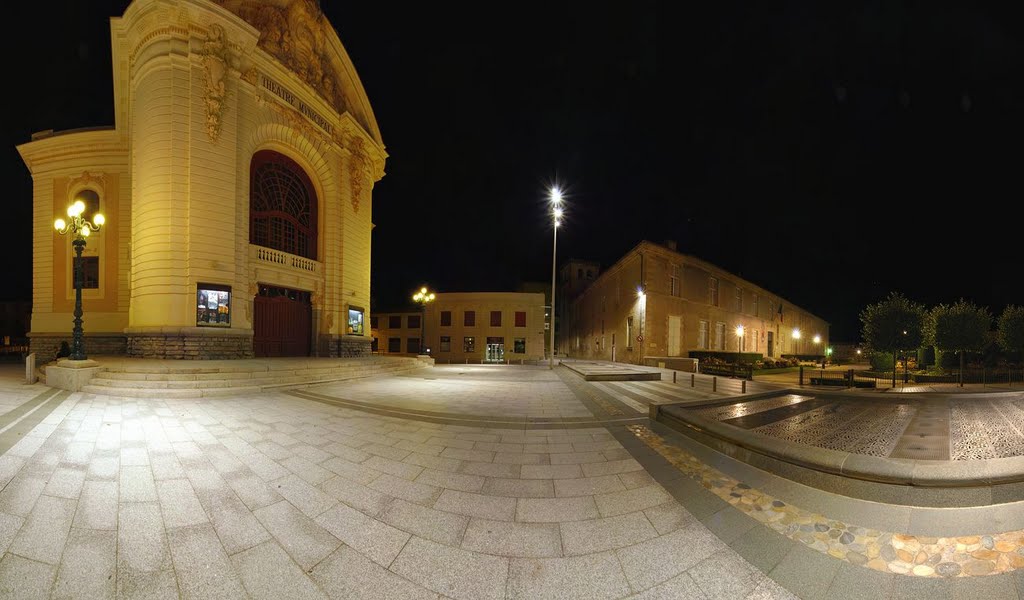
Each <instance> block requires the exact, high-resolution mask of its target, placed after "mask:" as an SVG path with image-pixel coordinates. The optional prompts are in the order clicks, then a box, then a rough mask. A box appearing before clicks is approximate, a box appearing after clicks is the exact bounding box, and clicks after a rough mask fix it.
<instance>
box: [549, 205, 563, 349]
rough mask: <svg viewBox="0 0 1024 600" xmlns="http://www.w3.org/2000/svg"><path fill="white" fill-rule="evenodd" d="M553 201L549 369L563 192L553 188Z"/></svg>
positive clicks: (553, 337)
mask: <svg viewBox="0 0 1024 600" xmlns="http://www.w3.org/2000/svg"><path fill="white" fill-rule="evenodd" d="M548 197H549V198H550V200H551V215H552V223H553V225H554V226H553V227H552V228H551V231H552V236H551V320H550V321H549V323H550V326H551V353H550V354H549V355H548V368H549V369H554V368H555V265H556V260H555V255H556V254H557V253H558V226H559V225H560V224H561V222H562V191H561V190H560V189H558V188H557V187H553V188H551V191H550V192H549V194H548Z"/></svg>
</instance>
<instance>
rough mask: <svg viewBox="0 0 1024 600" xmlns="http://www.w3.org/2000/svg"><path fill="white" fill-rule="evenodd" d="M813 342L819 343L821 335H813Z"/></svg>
mask: <svg viewBox="0 0 1024 600" xmlns="http://www.w3.org/2000/svg"><path fill="white" fill-rule="evenodd" d="M814 343H815V344H820V343H821V336H820V335H815V336H814Z"/></svg>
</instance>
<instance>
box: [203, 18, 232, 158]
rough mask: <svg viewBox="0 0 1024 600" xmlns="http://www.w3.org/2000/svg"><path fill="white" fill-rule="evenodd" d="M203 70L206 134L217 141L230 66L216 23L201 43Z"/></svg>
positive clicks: (228, 52)
mask: <svg viewBox="0 0 1024 600" xmlns="http://www.w3.org/2000/svg"><path fill="white" fill-rule="evenodd" d="M202 55H203V68H204V69H205V70H206V95H205V96H204V99H205V100H206V134H207V135H209V136H210V139H211V140H213V141H217V137H218V136H219V135H220V123H221V116H222V113H223V111H224V99H225V97H226V96H227V83H226V81H225V78H226V76H227V73H228V67H229V64H230V58H231V55H230V51H229V50H228V44H227V42H226V41H225V40H224V28H223V27H221V26H220V25H217V24H216V23H215V24H213V25H211V26H210V33H209V37H207V39H206V41H205V42H203V50H202Z"/></svg>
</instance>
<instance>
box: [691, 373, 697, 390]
mask: <svg viewBox="0 0 1024 600" xmlns="http://www.w3.org/2000/svg"><path fill="white" fill-rule="evenodd" d="M696 383H697V376H696V375H695V374H693V373H690V387H696Z"/></svg>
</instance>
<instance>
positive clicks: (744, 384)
mask: <svg viewBox="0 0 1024 600" xmlns="http://www.w3.org/2000/svg"><path fill="white" fill-rule="evenodd" d="M740 393H741V394H746V393H747V380H746V379H744V380H743V386H742V388H741V389H740Z"/></svg>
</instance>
